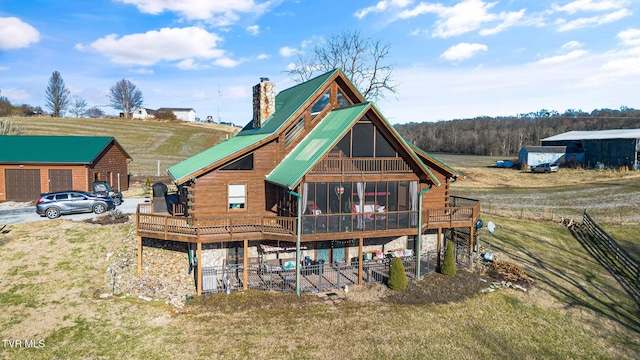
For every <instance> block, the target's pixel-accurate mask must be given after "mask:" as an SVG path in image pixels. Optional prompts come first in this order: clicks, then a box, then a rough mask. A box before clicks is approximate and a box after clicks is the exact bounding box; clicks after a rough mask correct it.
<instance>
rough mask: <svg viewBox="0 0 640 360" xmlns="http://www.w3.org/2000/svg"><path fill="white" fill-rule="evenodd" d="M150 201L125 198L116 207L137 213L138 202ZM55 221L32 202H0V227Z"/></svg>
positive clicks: (74, 217) (70, 217)
mask: <svg viewBox="0 0 640 360" xmlns="http://www.w3.org/2000/svg"><path fill="white" fill-rule="evenodd" d="M145 202H149V199H148V198H125V199H123V202H122V205H120V206H118V207H116V209H118V210H120V211H121V212H122V213H123V214H135V212H136V208H137V207H138V204H142V203H145ZM97 216H100V215H97V214H94V213H82V214H73V215H62V216H61V217H59V218H58V219H65V220H73V221H82V220H86V219H92V218H95V217H97ZM45 220H46V221H55V220H49V219H47V218H46V217H41V216H40V215H38V214H36V206H35V205H32V203H28V202H27V203H16V202H11V201H8V202H4V203H0V227H1V226H3V225H10V224H19V223H25V222H33V221H45ZM56 220H57V219H56Z"/></svg>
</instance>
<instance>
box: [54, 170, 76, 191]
mask: <svg viewBox="0 0 640 360" xmlns="http://www.w3.org/2000/svg"><path fill="white" fill-rule="evenodd" d="M65 190H73V173H72V171H71V170H49V192H54V191H65Z"/></svg>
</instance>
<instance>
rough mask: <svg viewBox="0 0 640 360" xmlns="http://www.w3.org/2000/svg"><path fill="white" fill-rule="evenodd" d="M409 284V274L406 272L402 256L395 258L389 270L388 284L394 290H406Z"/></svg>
mask: <svg viewBox="0 0 640 360" xmlns="http://www.w3.org/2000/svg"><path fill="white" fill-rule="evenodd" d="M408 284H409V279H407V274H406V273H405V272H404V265H403V264H402V260H401V259H400V258H397V257H395V258H393V259H392V260H391V269H390V270H389V281H388V283H387V285H388V286H389V288H390V289H392V290H404V289H406V288H407V285H408Z"/></svg>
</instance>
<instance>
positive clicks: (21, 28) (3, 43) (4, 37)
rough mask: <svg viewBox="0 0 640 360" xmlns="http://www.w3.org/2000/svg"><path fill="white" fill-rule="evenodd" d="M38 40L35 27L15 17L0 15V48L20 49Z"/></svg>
mask: <svg viewBox="0 0 640 360" xmlns="http://www.w3.org/2000/svg"><path fill="white" fill-rule="evenodd" d="M38 41H40V33H39V32H38V30H36V28H34V27H33V26H31V25H29V24H27V23H26V22H24V21H22V20H20V19H18V18H16V17H4V18H3V17H0V50H11V49H20V48H24V47H27V46H29V45H30V44H31V43H36V42H38Z"/></svg>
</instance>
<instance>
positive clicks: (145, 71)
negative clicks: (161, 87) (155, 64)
mask: <svg viewBox="0 0 640 360" xmlns="http://www.w3.org/2000/svg"><path fill="white" fill-rule="evenodd" d="M129 72H130V73H133V74H141V75H153V74H154V71H153V70H151V69H146V68H140V69H131V70H129Z"/></svg>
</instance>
